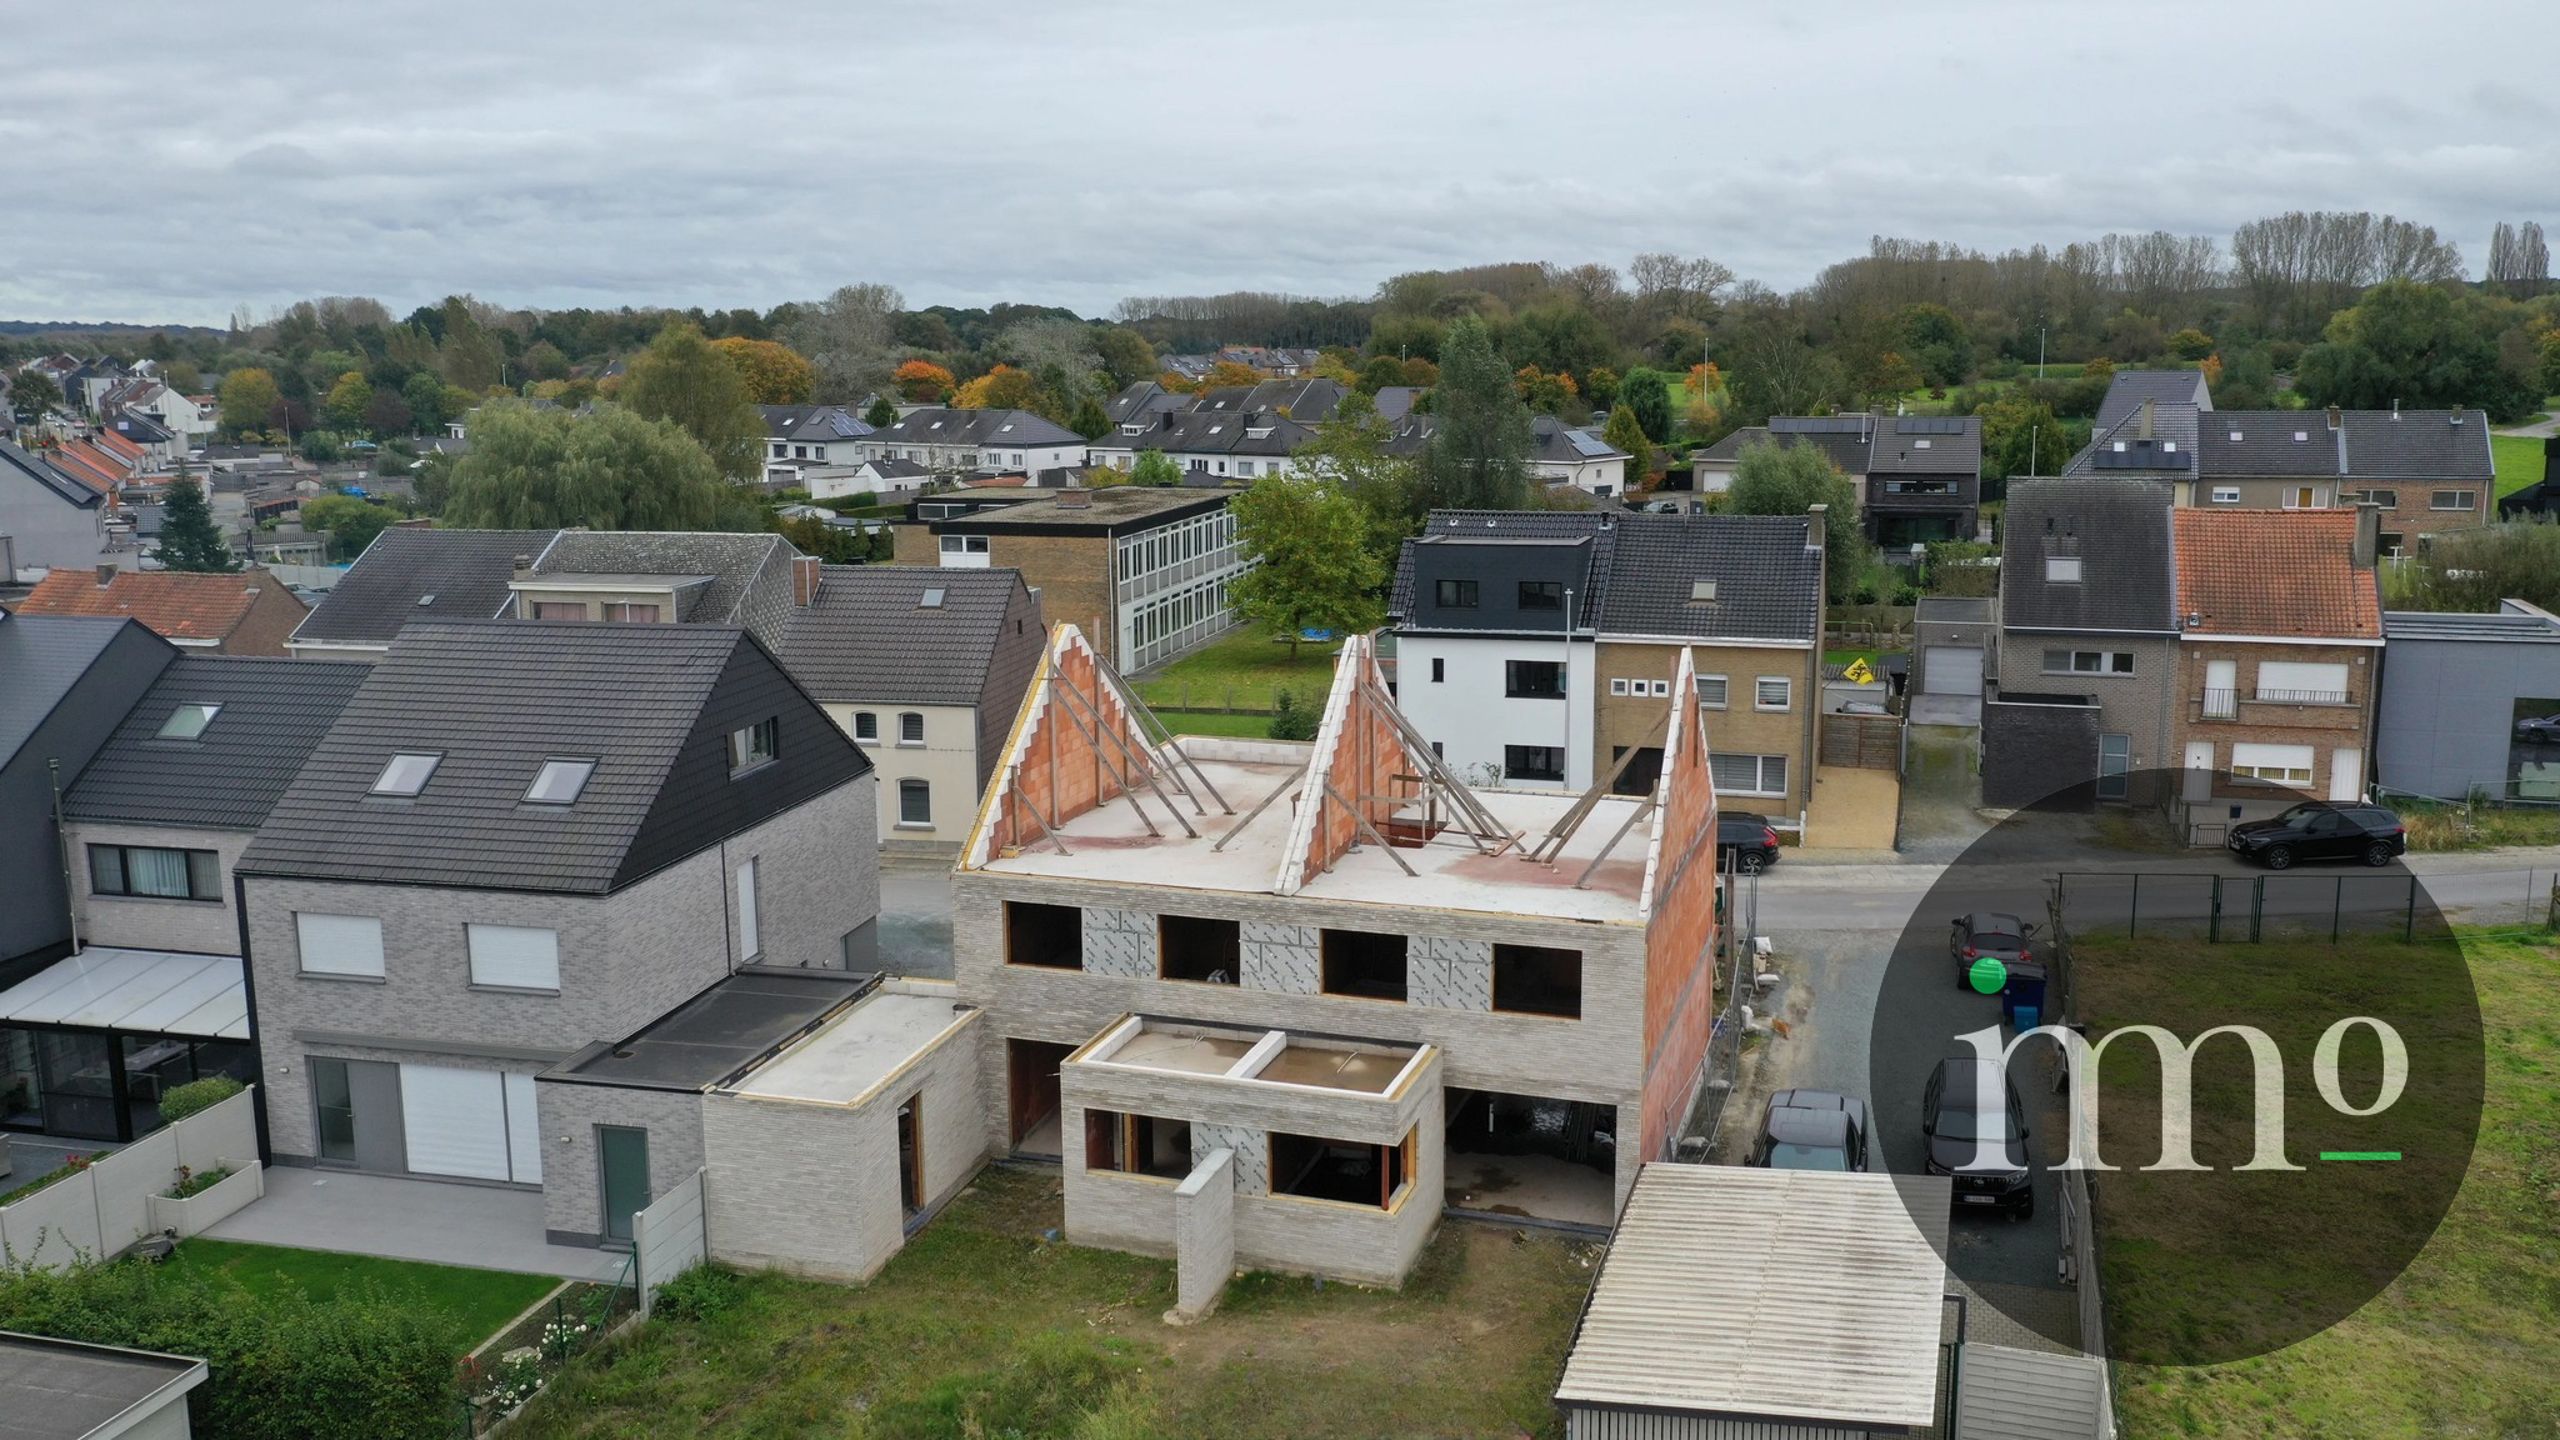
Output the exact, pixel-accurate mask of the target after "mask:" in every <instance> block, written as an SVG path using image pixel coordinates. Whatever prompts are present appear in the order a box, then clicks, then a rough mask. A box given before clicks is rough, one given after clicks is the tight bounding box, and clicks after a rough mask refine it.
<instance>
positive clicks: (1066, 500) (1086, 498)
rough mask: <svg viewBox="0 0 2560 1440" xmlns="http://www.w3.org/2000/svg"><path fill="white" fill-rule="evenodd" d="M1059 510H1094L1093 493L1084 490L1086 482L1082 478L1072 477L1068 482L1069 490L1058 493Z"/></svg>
mask: <svg viewBox="0 0 2560 1440" xmlns="http://www.w3.org/2000/svg"><path fill="white" fill-rule="evenodd" d="M1058 508H1059V509H1061V510H1090V509H1092V508H1093V492H1092V491H1090V490H1087V489H1086V488H1084V481H1083V480H1082V479H1081V478H1076V477H1073V476H1072V475H1071V476H1070V478H1069V479H1068V481H1067V488H1065V489H1064V490H1061V491H1059V492H1058Z"/></svg>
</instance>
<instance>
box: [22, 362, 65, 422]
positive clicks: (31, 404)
mask: <svg viewBox="0 0 2560 1440" xmlns="http://www.w3.org/2000/svg"><path fill="white" fill-rule="evenodd" d="M61 403H62V387H61V386H59V385H57V384H55V383H53V377H52V376H50V375H47V374H46V373H44V372H43V371H41V370H21V371H19V372H18V373H17V376H16V377H15V378H14V379H12V380H10V382H9V409H10V412H11V413H13V414H15V415H16V416H17V417H18V420H19V421H20V423H22V424H27V425H32V424H34V423H35V422H37V421H39V420H42V419H43V418H44V416H45V412H46V411H48V410H51V409H53V408H54V407H55V406H57V405H60V404H61Z"/></svg>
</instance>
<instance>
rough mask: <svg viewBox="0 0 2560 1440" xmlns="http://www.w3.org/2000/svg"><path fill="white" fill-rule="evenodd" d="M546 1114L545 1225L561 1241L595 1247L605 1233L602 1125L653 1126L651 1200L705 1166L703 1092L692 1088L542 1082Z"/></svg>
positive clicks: (541, 1108) (540, 1102)
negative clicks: (599, 1143) (600, 1164)
mask: <svg viewBox="0 0 2560 1440" xmlns="http://www.w3.org/2000/svg"><path fill="white" fill-rule="evenodd" d="M533 1096H534V1105H535V1108H536V1110H537V1111H538V1113H539V1114H540V1115H541V1117H542V1225H543V1229H544V1230H545V1231H546V1232H547V1234H548V1236H549V1238H550V1241H551V1243H552V1244H554V1245H593V1244H595V1243H596V1241H597V1240H598V1239H599V1238H601V1236H602V1235H603V1233H604V1202H603V1199H602V1197H601V1195H600V1193H599V1184H600V1180H599V1176H600V1174H601V1171H600V1170H599V1167H598V1157H597V1154H596V1127H597V1126H599V1125H627V1126H631V1127H633V1128H635V1129H641V1130H646V1131H648V1132H649V1198H650V1199H651V1200H655V1199H657V1198H658V1197H659V1196H661V1195H664V1194H666V1193H668V1192H669V1191H671V1190H673V1189H675V1187H677V1186H678V1185H681V1184H683V1183H684V1182H685V1181H686V1180H688V1179H691V1178H692V1176H693V1173H694V1172H695V1171H697V1170H699V1169H701V1168H702V1163H703V1154H702V1096H701V1095H699V1094H696V1093H694V1092H691V1091H677V1090H631V1089H624V1088H622V1087H619V1086H611V1085H575V1084H560V1083H556V1082H538V1083H536V1084H535V1085H534V1087H533Z"/></svg>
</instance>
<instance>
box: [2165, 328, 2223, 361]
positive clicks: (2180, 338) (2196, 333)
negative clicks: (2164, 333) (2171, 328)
mask: <svg viewBox="0 0 2560 1440" xmlns="http://www.w3.org/2000/svg"><path fill="white" fill-rule="evenodd" d="M2169 353H2170V354H2172V355H2175V356H2177V357H2178V358H2179V359H2181V360H2201V359H2203V358H2204V357H2206V356H2207V355H2210V354H2212V353H2213V337H2212V336H2210V335H2207V334H2206V333H2204V332H2203V331H2201V330H2199V329H2197V328H2196V327H2194V326H2193V325H2190V326H2188V327H2187V328H2186V329H2184V330H2181V331H2179V332H2178V333H2177V334H2175V335H2172V336H2170V337H2169Z"/></svg>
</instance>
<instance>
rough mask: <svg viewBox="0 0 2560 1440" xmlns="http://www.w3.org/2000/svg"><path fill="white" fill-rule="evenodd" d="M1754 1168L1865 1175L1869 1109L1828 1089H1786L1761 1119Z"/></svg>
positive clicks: (1773, 1099) (1753, 1150)
mask: <svg viewBox="0 0 2560 1440" xmlns="http://www.w3.org/2000/svg"><path fill="white" fill-rule="evenodd" d="M1748 1163H1749V1164H1753V1165H1757V1166H1759V1167H1760V1168H1762V1169H1764V1170H1864V1169H1866V1168H1867V1106H1866V1102H1865V1101H1863V1100H1852V1099H1850V1098H1849V1097H1848V1096H1846V1095H1834V1094H1832V1093H1831V1092H1830V1091H1828V1090H1781V1091H1779V1092H1778V1093H1777V1094H1775V1095H1772V1096H1770V1097H1769V1113H1767V1114H1766V1115H1763V1116H1762V1117H1760V1138H1759V1139H1758V1140H1756V1141H1754V1142H1753V1143H1752V1146H1751V1159H1750V1160H1749V1162H1748Z"/></svg>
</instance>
